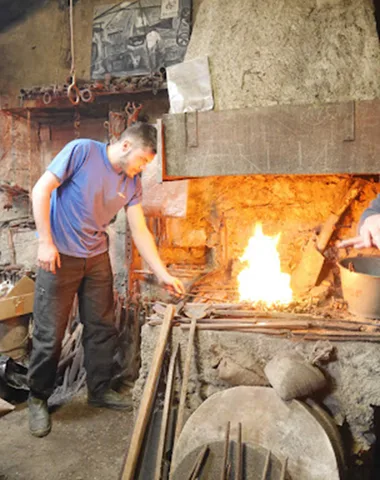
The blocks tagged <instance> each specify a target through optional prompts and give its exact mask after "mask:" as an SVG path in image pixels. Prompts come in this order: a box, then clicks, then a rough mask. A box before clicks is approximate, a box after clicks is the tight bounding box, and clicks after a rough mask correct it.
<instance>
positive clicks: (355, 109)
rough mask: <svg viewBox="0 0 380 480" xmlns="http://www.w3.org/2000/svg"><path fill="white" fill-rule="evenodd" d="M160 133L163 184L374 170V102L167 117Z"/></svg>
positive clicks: (379, 118)
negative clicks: (218, 177) (210, 178)
mask: <svg viewBox="0 0 380 480" xmlns="http://www.w3.org/2000/svg"><path fill="white" fill-rule="evenodd" d="M163 126H164V142H165V149H164V152H165V155H164V156H165V158H164V162H163V163H164V175H163V178H164V179H169V180H170V179H173V178H178V177H182V178H193V177H206V176H214V175H249V174H279V175H281V174H285V175H287V174H306V175H314V174H343V173H349V174H377V173H379V171H380V163H379V158H380V135H379V133H378V132H379V130H380V101H379V100H371V101H361V102H347V103H336V104H324V105H281V106H273V107H261V108H246V109H239V110H224V111H210V112H192V113H185V114H167V115H165V116H164V117H163Z"/></svg>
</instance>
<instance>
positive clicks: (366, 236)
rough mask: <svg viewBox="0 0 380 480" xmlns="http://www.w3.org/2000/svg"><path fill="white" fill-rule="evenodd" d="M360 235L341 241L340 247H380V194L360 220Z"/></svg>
mask: <svg viewBox="0 0 380 480" xmlns="http://www.w3.org/2000/svg"><path fill="white" fill-rule="evenodd" d="M358 230H359V235H358V236H357V237H353V238H348V239H347V240H342V241H341V242H339V244H338V247H339V248H342V247H354V248H357V249H360V248H370V247H376V248H378V249H380V195H378V196H377V197H376V198H375V200H373V201H372V202H371V204H370V206H369V207H368V208H366V209H365V210H364V212H363V213H362V215H361V217H360V221H359V227H358Z"/></svg>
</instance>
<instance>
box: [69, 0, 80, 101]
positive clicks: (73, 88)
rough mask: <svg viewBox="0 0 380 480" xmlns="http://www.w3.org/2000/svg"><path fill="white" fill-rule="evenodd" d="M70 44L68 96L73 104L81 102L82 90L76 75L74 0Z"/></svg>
mask: <svg viewBox="0 0 380 480" xmlns="http://www.w3.org/2000/svg"><path fill="white" fill-rule="evenodd" d="M70 44H71V70H70V76H71V80H70V81H71V83H70V85H69V88H68V89H67V96H68V99H69V100H70V102H71V103H72V104H73V105H78V103H79V102H80V92H79V88H78V86H77V81H76V75H75V56H74V21H73V0H70Z"/></svg>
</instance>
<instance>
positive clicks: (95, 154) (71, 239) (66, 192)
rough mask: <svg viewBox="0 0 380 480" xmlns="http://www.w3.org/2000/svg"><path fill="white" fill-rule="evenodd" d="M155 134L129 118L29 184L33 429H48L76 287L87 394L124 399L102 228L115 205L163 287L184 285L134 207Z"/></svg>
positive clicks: (118, 403) (94, 400) (76, 144)
mask: <svg viewBox="0 0 380 480" xmlns="http://www.w3.org/2000/svg"><path fill="white" fill-rule="evenodd" d="M156 140H157V134H156V129H155V128H154V127H153V126H151V125H148V124H144V123H136V124H134V125H132V126H131V127H129V128H128V129H127V130H125V131H124V132H123V133H122V135H121V137H120V139H119V141H117V142H116V143H113V144H111V145H106V144H103V143H100V142H96V141H94V140H88V139H80V140H74V141H72V142H70V143H69V144H68V145H66V146H65V147H64V148H63V149H62V151H61V152H60V153H59V154H58V155H57V156H56V157H55V158H54V160H53V161H52V163H51V164H50V165H49V166H48V168H47V171H46V172H45V173H44V174H43V175H42V177H41V178H40V179H39V180H38V182H37V183H36V185H35V187H34V188H33V195H32V199H33V213H34V218H35V222H36V226H37V231H38V235H39V248H38V259H37V260H38V266H39V270H38V274H37V280H36V289H35V304H34V312H33V315H34V322H35V324H34V331H33V348H32V353H31V358H30V365H29V373H28V380H29V387H30V396H29V400H28V404H29V428H30V431H31V433H32V434H33V435H35V436H37V437H42V436H44V435H47V434H48V433H49V432H50V429H51V420H50V416H49V413H48V408H47V399H48V398H49V396H50V395H51V393H52V392H53V388H54V382H55V377H56V371H57V365H58V360H59V357H60V353H61V344H62V339H63V335H64V332H65V329H66V326H67V322H68V317H69V312H70V309H71V307H72V303H73V300H74V296H75V294H78V300H79V313H80V319H81V322H82V323H83V347H84V355H85V359H84V365H85V368H86V372H87V388H88V402H89V403H90V404H92V405H95V406H104V407H110V408H129V407H130V404H129V403H128V402H126V400H125V399H124V398H123V397H122V396H121V395H120V394H119V393H117V392H115V391H114V390H112V389H111V388H110V380H111V377H112V367H113V356H114V353H115V348H116V341H117V332H116V328H115V322H114V308H113V275H112V271H111V265H110V260H109V255H108V237H107V233H106V228H107V226H108V225H109V224H110V222H111V220H112V218H113V217H114V216H115V215H116V213H117V212H118V211H119V210H120V209H121V208H122V207H124V208H125V209H126V211H127V218H128V222H129V225H130V229H131V233H132V237H133V240H134V242H135V245H136V246H137V249H138V250H139V252H140V254H141V256H142V257H143V258H144V260H145V261H146V262H147V263H148V264H149V266H150V267H151V269H152V270H153V272H154V273H155V275H156V276H157V277H158V279H159V280H160V281H161V282H163V283H164V284H165V285H166V286H167V287H168V288H169V289H171V290H172V291H174V292H175V293H177V294H183V293H184V287H183V284H182V282H181V281H180V280H179V279H177V278H175V277H173V276H171V275H170V274H169V273H168V271H167V269H166V268H165V266H164V265H163V263H162V261H161V259H160V257H159V255H158V251H157V248H156V245H155V243H154V240H153V237H152V235H151V233H150V232H149V230H148V228H147V226H146V223H145V218H144V215H143V211H142V207H141V180H140V173H141V172H142V170H144V168H145V166H146V165H147V164H148V163H149V162H150V161H151V160H152V159H153V158H154V156H155V153H156Z"/></svg>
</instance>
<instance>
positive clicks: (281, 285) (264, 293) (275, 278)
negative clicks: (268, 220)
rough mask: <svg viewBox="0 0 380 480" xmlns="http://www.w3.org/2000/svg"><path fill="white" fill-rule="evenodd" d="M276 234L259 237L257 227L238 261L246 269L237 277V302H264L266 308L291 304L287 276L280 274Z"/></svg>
mask: <svg viewBox="0 0 380 480" xmlns="http://www.w3.org/2000/svg"><path fill="white" fill-rule="evenodd" d="M279 238H280V234H278V235H276V236H275V237H269V236H266V235H264V234H263V230H262V226H261V224H260V223H258V224H256V227H255V231H254V234H253V236H252V237H251V238H250V239H249V242H248V246H247V248H246V249H245V252H244V254H243V256H242V257H240V261H242V262H247V267H246V268H245V269H244V270H242V271H241V272H240V273H239V275H238V282H239V293H240V300H242V301H249V302H254V303H255V302H264V303H266V304H267V305H276V304H287V303H290V302H291V301H292V296H293V293H292V289H291V288H290V275H288V274H287V273H283V272H281V264H280V255H279V253H278V251H277V243H278V240H279Z"/></svg>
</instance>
